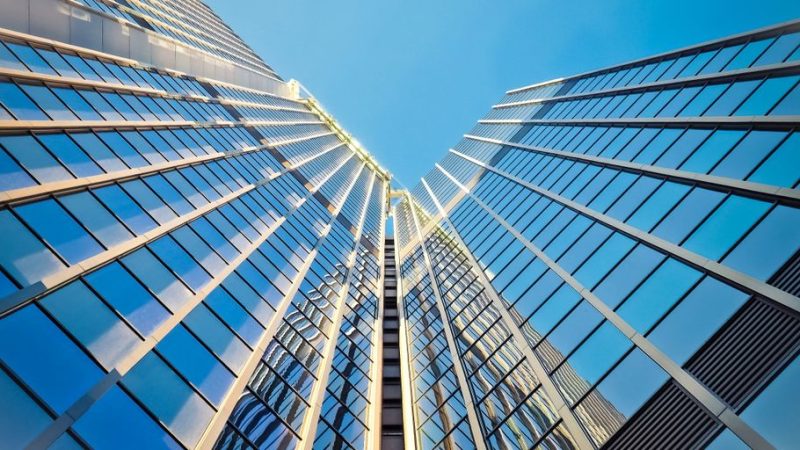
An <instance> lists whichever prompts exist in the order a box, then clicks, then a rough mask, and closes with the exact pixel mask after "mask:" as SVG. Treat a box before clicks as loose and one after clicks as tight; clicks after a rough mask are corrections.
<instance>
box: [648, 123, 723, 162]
mask: <svg viewBox="0 0 800 450" xmlns="http://www.w3.org/2000/svg"><path fill="white" fill-rule="evenodd" d="M710 134H711V131H709V130H700V129H689V130H686V132H685V133H683V135H681V137H680V138H678V140H677V141H675V143H674V144H672V146H671V147H670V148H669V149H668V150H667V151H666V153H664V154H663V155H662V156H661V158H659V159H658V160H657V161H656V162H655V164H656V165H658V166H663V167H669V168H677V167H678V166H679V165H680V164H681V163H683V161H684V160H686V158H687V157H688V156H689V155H690V154H692V152H693V151H694V150H695V149H696V148H697V146H699V145H700V143H701V142H703V141H704V140H705V139H706V138H707V137H708V136H709V135H710Z"/></svg>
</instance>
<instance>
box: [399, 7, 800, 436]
mask: <svg viewBox="0 0 800 450" xmlns="http://www.w3.org/2000/svg"><path fill="white" fill-rule="evenodd" d="M798 44H800V22H792V23H788V24H783V25H780V26H775V27H770V28H765V29H762V30H758V31H755V32H752V33H747V34H742V35H738V36H733V37H730V38H726V39H722V40H717V41H713V42H708V43H705V44H702V45H699V46H695V47H690V48H685V49H681V50H677V51H674V52H669V53H665V54H661V55H658V56H654V57H650V58H645V59H642V60H639V61H633V62H630V63H627V64H623V65H620V66H616V67H610V68H607V69H603V70H599V71H594V72H591V73H586V74H582V75H577V76H574V77H568V78H563V79H559V80H553V81H550V82H546V83H541V84H537V85H533V86H527V87H523V88H520V89H515V90H512V91H508V93H507V94H506V95H505V96H504V97H503V98H502V100H501V101H500V102H499V103H498V104H497V105H495V106H493V107H492V109H491V110H490V112H489V113H488V114H487V115H486V116H485V117H484V119H483V120H481V121H480V122H479V123H478V124H477V125H476V126H475V127H474V128H473V129H472V130H471V131H470V132H469V133H468V134H466V135H464V138H463V139H462V140H461V141H460V142H459V143H458V145H456V146H455V147H454V148H453V149H451V150H450V151H449V152H448V153H447V155H446V156H445V157H444V159H442V160H441V162H440V163H439V164H436V167H435V168H434V169H433V170H431V171H430V172H429V173H428V174H427V175H426V176H425V177H424V178H423V179H422V181H421V182H420V183H419V184H418V185H417V186H416V187H415V188H414V189H413V190H411V191H410V192H407V193H404V194H401V195H400V197H401V200H400V201H399V203H396V204H395V205H394V208H393V212H394V215H395V218H394V222H395V236H396V240H397V242H396V247H397V253H398V257H399V273H398V280H399V282H398V289H399V294H398V295H399V297H400V298H401V299H402V300H401V301H400V306H401V308H402V309H403V311H402V312H401V316H402V317H404V318H405V327H403V328H402V330H401V342H402V345H403V348H404V350H405V352H406V354H407V355H408V356H407V359H406V360H405V361H404V362H405V364H404V365H403V366H402V370H403V371H404V374H405V376H406V379H407V380H409V381H408V382H407V383H406V386H405V392H406V393H407V394H406V395H405V396H404V399H406V400H405V401H406V402H407V405H408V406H407V407H408V410H409V411H412V412H413V414H410V415H409V417H410V418H411V419H412V422H413V423H412V424H408V426H407V430H408V433H407V439H409V440H410V439H412V436H413V439H414V440H415V442H416V443H417V445H418V446H419V447H420V448H426V449H427V448H447V449H455V448H477V449H530V448H535V449H573V448H580V449H593V448H604V449H645V448H653V449H656V448H657V449H703V448H708V449H715V450H721V449H725V450H730V449H746V448H753V449H771V448H779V449H793V448H798V443H800V416H798V408H797V405H798V403H800V360H798V358H797V355H798V352H800V313H799V312H800V299H798V295H799V294H800V254H799V253H798V249H799V248H800V209H798V208H800V190H798V189H797V187H798V181H800V134H798V130H797V128H798V125H800V86H798V80H800V49H798ZM412 433H413V434H412Z"/></svg>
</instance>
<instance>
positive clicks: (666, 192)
mask: <svg viewBox="0 0 800 450" xmlns="http://www.w3.org/2000/svg"><path fill="white" fill-rule="evenodd" d="M689 189H691V188H690V187H689V186H687V185H685V184H679V183H673V182H670V181H667V182H664V183H663V184H662V185H661V186H660V187H659V188H658V189H657V190H656V191H655V192H654V193H653V195H651V196H650V198H648V199H647V200H646V201H645V202H644V204H642V205H641V206H640V207H639V209H637V210H636V212H634V213H633V214H632V215H631V217H630V218H629V219H628V220H627V221H626V222H627V223H628V224H629V225H632V226H634V227H636V228H639V229H640V230H644V231H650V230H651V229H652V228H653V226H655V225H656V224H657V223H658V222H659V221H660V220H661V219H662V218H664V215H665V214H667V212H669V211H670V210H671V209H672V207H673V206H675V204H676V203H678V202H679V201H681V199H682V198H683V197H684V196H685V195H686V193H687V192H689Z"/></svg>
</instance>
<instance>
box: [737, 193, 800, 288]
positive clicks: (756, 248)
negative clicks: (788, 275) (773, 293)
mask: <svg viewBox="0 0 800 450" xmlns="http://www.w3.org/2000/svg"><path fill="white" fill-rule="evenodd" d="M798 243H800V210H798V209H797V208H790V207H788V206H783V205H779V206H777V207H775V209H773V210H772V211H771V212H770V213H769V214H768V215H767V217H765V218H764V220H762V221H761V223H759V224H758V225H756V227H755V228H754V229H753V231H751V232H750V233H749V234H748V235H747V236H745V238H744V239H743V240H742V242H740V243H739V244H738V245H737V246H736V247H735V248H734V249H733V251H732V252H731V253H730V254H729V255H728V256H727V257H726V258H725V259H724V260H723V263H724V264H725V265H727V266H730V267H732V268H734V269H736V270H739V271H741V272H744V273H746V274H748V275H751V276H753V277H756V278H758V279H760V280H763V281H766V280H767V279H769V278H770V277H771V276H772V275H773V274H774V273H775V272H776V271H777V270H778V269H779V268H780V267H781V266H783V264H784V263H785V262H786V261H787V260H788V259H789V258H790V257H791V256H792V255H793V254H794V253H795V251H796V250H797V246H798V245H800V244H798Z"/></svg>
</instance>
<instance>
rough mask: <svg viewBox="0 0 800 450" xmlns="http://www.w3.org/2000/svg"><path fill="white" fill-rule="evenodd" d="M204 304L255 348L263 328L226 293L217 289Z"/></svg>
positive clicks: (219, 288)
mask: <svg viewBox="0 0 800 450" xmlns="http://www.w3.org/2000/svg"><path fill="white" fill-rule="evenodd" d="M205 302H206V305H208V307H209V308H211V309H212V310H213V311H214V312H215V313H217V315H218V316H220V317H221V318H222V320H223V321H225V323H226V324H227V325H228V326H229V327H231V328H232V329H233V330H234V331H236V333H238V335H239V336H241V337H242V338H243V339H244V340H245V341H246V342H247V343H248V344H250V346H251V347H255V346H256V344H257V343H258V340H259V338H260V337H261V333H262V332H263V331H264V328H263V327H261V325H259V324H258V322H257V321H256V320H255V319H253V317H252V316H250V315H249V314H248V313H247V311H246V310H245V309H244V308H243V307H242V306H241V305H240V304H239V303H237V302H236V300H234V299H233V297H231V296H230V294H228V292H227V291H225V290H224V289H222V288H221V287H217V288H216V289H214V290H213V291H211V293H210V294H208V296H207V297H206V301H205Z"/></svg>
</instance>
